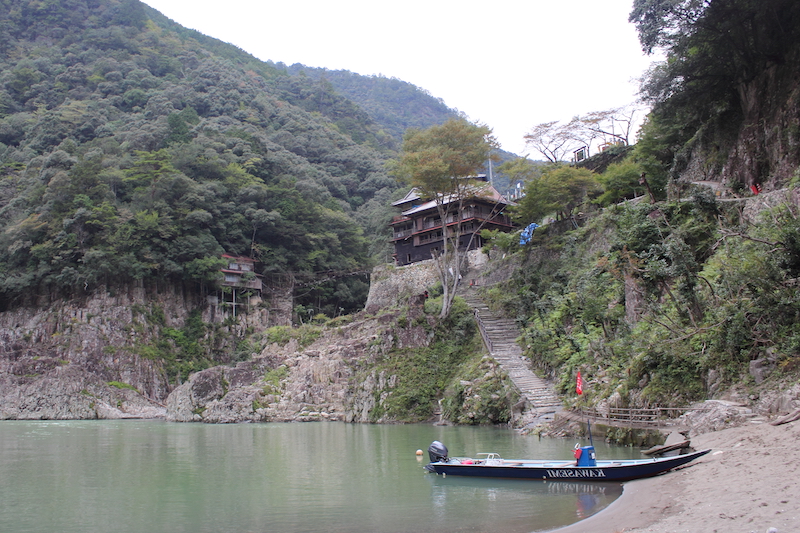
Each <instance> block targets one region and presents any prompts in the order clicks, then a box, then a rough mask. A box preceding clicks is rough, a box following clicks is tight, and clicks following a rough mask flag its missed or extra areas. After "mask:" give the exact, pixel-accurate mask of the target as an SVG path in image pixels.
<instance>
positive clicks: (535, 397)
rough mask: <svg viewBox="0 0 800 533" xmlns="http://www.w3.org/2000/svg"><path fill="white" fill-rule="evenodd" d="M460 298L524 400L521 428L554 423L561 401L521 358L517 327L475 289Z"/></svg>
mask: <svg viewBox="0 0 800 533" xmlns="http://www.w3.org/2000/svg"><path fill="white" fill-rule="evenodd" d="M459 296H461V297H462V298H464V300H465V301H466V302H467V303H468V304H469V305H470V307H472V309H473V310H474V311H475V316H476V319H477V320H478V323H479V326H481V334H482V335H483V339H484V344H485V345H486V348H487V349H488V350H489V354H490V355H491V356H492V358H494V360H495V361H497V363H498V364H499V365H500V367H501V368H502V369H503V371H504V372H505V373H506V374H508V377H509V378H510V379H511V382H512V383H513V384H514V386H515V387H517V389H518V390H519V392H520V396H522V400H523V402H524V404H525V405H524V406H518V407H517V409H518V410H520V411H521V416H520V418H521V419H522V420H521V421H522V425H528V424H531V423H533V422H541V421H549V420H553V419H554V417H555V414H556V413H558V412H560V411H561V400H560V399H559V397H558V395H557V394H556V392H555V390H554V389H553V387H551V386H550V385H549V384H548V383H547V382H546V381H545V380H543V379H541V378H540V377H539V376H537V375H536V374H534V373H533V371H532V370H531V369H530V367H529V366H528V363H527V360H526V359H525V358H524V357H523V356H522V348H520V346H519V345H518V344H517V338H518V337H519V336H520V331H519V328H518V327H517V325H516V323H515V322H514V321H513V320H510V319H508V318H505V317H502V316H500V315H498V314H497V313H495V312H493V311H492V310H490V309H489V307H488V306H487V305H486V304H485V303H484V301H483V300H482V299H481V297H480V296H479V295H478V293H477V291H476V290H475V288H474V287H465V288H462V289H461V290H460V291H459ZM521 403H522V402H521Z"/></svg>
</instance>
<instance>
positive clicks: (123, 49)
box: [0, 0, 398, 305]
mask: <svg viewBox="0 0 800 533" xmlns="http://www.w3.org/2000/svg"><path fill="white" fill-rule="evenodd" d="M0 11H2V12H3V13H5V14H7V15H6V16H4V20H3V22H2V23H0V229H2V232H0V272H2V274H3V275H2V279H0V294H2V295H3V296H4V297H5V298H6V301H9V300H8V299H9V298H11V299H13V298H15V297H18V296H19V295H21V294H23V293H25V292H26V291H30V290H31V289H34V292H35V290H36V289H37V288H38V289H39V290H46V289H49V290H56V291H64V292H67V293H72V292H74V291H82V290H92V289H93V288H95V287H96V286H98V284H104V283H110V282H119V283H124V282H126V281H127V280H132V279H145V280H147V279H174V280H181V279H182V280H187V281H194V282H204V281H208V280H210V279H213V277H214V273H215V271H216V269H218V267H219V265H218V263H217V261H216V258H218V257H219V256H220V254H222V253H223V252H227V253H232V254H237V255H248V256H252V257H254V258H256V259H258V260H259V261H260V262H261V268H262V270H263V272H264V273H284V274H291V275H292V276H295V277H296V278H297V279H298V280H300V281H304V280H305V281H307V280H309V279H313V278H314V277H318V276H330V275H331V273H334V272H335V273H337V274H340V273H346V272H352V271H362V270H364V268H365V267H366V266H367V265H368V264H369V262H370V257H371V256H379V254H380V253H381V251H382V250H383V248H384V247H385V246H386V239H385V232H386V229H385V228H386V225H385V221H386V218H387V217H388V216H390V215H389V212H388V211H389V210H388V205H387V204H388V203H389V202H388V199H389V197H390V196H391V193H392V191H394V190H395V189H396V188H397V187H398V185H397V183H396V182H395V181H394V180H393V179H391V178H390V177H388V176H387V174H386V172H385V170H384V164H385V160H386V158H387V156H388V155H392V154H393V153H394V152H393V151H392V148H391V147H392V143H393V142H394V141H392V140H391V139H390V138H389V136H387V135H386V134H385V133H381V127H380V126H378V125H377V124H376V123H375V122H373V121H372V120H371V119H370V118H369V117H368V116H367V115H366V113H364V112H363V111H362V110H361V109H359V108H358V107H357V106H356V105H355V104H353V103H352V102H351V101H349V100H347V99H346V98H344V97H342V96H341V95H339V94H338V93H337V92H336V91H335V90H334V89H333V88H332V87H331V86H330V84H329V83H326V82H324V81H320V80H314V79H311V78H307V77H304V76H290V75H288V74H287V73H286V72H283V71H281V70H280V69H277V68H275V66H274V65H269V64H267V63H263V62H260V61H258V60H256V59H255V58H253V57H251V56H249V55H248V54H246V53H244V52H242V51H241V50H238V49H236V48H235V47H232V46H230V45H226V44H224V43H221V42H219V41H216V40H214V39H210V38H208V37H205V36H202V35H200V34H199V33H197V32H194V31H191V30H187V29H185V28H181V27H180V26H178V25H176V24H174V23H173V22H172V21H170V20H168V19H166V18H165V17H163V16H162V15H160V14H159V13H158V12H156V11H154V10H152V9H150V8H149V7H147V6H146V5H144V4H142V3H141V2H138V1H137V0H124V1H119V0H62V1H59V2H47V3H41V2H36V1H33V0H23V1H11V0H0ZM365 230H366V231H367V232H369V233H368V234H366V235H365V234H364V232H365ZM361 285H363V283H361ZM353 287H355V285H353V286H351V287H350V289H352V288H353ZM345 289H346V287H343V286H340V288H339V289H331V290H330V291H329V292H330V293H331V294H333V293H335V292H338V293H340V294H345V293H347V292H348V290H349V289H348V290H345ZM359 291H362V292H363V287H361V288H360V289H359ZM353 302H354V300H352V301H350V302H349V303H348V305H350V304H352V303H353Z"/></svg>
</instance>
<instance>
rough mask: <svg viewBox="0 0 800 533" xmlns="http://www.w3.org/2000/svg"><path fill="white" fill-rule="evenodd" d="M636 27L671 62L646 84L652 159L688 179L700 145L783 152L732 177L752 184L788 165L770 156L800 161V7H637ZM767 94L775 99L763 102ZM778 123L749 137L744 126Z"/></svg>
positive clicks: (716, 3)
mask: <svg viewBox="0 0 800 533" xmlns="http://www.w3.org/2000/svg"><path fill="white" fill-rule="evenodd" d="M630 21H631V22H634V23H635V24H636V27H637V29H638V31H639V37H640V40H641V43H642V47H643V49H644V50H645V51H646V52H652V51H654V50H661V51H663V52H664V53H665V55H666V61H664V62H662V63H660V64H657V65H656V66H654V67H653V68H652V69H651V71H650V72H649V73H648V75H647V76H646V77H645V79H644V81H643V84H642V95H643V97H644V98H645V99H646V100H647V101H648V102H649V103H650V104H652V105H653V113H651V116H650V127H649V129H648V131H646V132H645V135H646V136H649V137H650V139H649V140H648V145H649V147H650V148H651V149H652V150H651V151H650V155H657V154H660V155H658V157H659V158H661V160H662V162H663V165H664V166H672V167H673V168H674V170H675V171H676V172H680V171H681V170H682V168H683V167H682V165H683V164H685V160H686V157H687V156H686V155H685V152H687V151H689V150H691V148H692V144H693V143H695V144H696V143H703V144H705V149H706V150H707V151H708V152H710V155H711V156H712V157H713V156H714V154H719V153H722V154H725V152H726V151H727V150H731V149H732V146H733V145H734V144H735V143H736V142H742V141H743V142H746V143H749V144H751V145H752V146H748V147H747V148H746V149H745V150H744V151H763V152H765V153H768V152H769V151H770V150H771V148H772V147H778V149H777V152H776V153H775V154H770V155H769V156H762V157H761V160H762V161H761V162H759V163H758V164H756V163H753V164H751V165H749V166H748V165H743V168H741V169H737V170H735V171H734V170H730V172H733V173H734V174H738V175H736V176H734V175H731V176H730V178H731V179H736V180H745V181H750V182H753V181H759V180H763V179H766V178H767V176H769V174H771V173H773V172H774V171H775V170H774V168H775V167H778V166H780V163H779V162H776V161H770V160H771V159H772V160H777V159H779V158H783V159H784V160H786V153H787V152H792V155H791V156H790V157H789V158H788V159H789V160H791V161H796V160H797V155H796V147H793V146H792V145H791V141H790V140H789V142H786V141H787V140H786V139H785V136H791V135H792V133H791V132H792V131H793V128H795V127H796V125H792V124H795V123H796V122H797V120H798V116H797V112H796V110H795V109H794V105H793V104H792V103H791V101H792V97H791V94H792V91H793V88H792V84H793V83H794V82H793V81H792V80H793V79H796V72H797V64H798V57H799V56H798V54H800V4H799V3H798V2H796V1H794V0H636V1H635V2H634V6H633V10H632V12H631V14H630ZM767 93H769V94H771V96H770V98H769V99H765V98H763V96H764V95H765V94H767ZM771 121H777V123H776V124H774V126H775V128H776V129H775V135H773V136H770V133H768V132H767V133H760V134H758V135H753V134H747V133H745V134H744V135H746V136H747V137H741V135H742V132H743V129H746V128H748V127H751V126H753V125H754V124H755V123H758V122H771ZM766 129H771V128H766ZM784 129H785V132H784V131H783V130H784ZM737 137H739V141H737ZM784 143H785V144H784ZM739 151H740V152H741V151H743V150H742V147H740V148H739ZM781 154H783V155H781ZM676 155H677V158H676V157H675V156H676ZM720 161H724V158H723V157H716V160H715V161H711V163H712V164H714V165H716V166H721V162H720ZM728 168H729V169H734V168H735V165H731V164H729V165H728ZM787 171H788V170H787Z"/></svg>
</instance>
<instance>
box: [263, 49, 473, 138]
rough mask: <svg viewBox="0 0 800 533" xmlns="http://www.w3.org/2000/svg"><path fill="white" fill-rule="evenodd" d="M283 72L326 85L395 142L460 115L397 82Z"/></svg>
mask: <svg viewBox="0 0 800 533" xmlns="http://www.w3.org/2000/svg"><path fill="white" fill-rule="evenodd" d="M281 66H282V65H280V64H278V65H277V67H278V68H281ZM286 71H287V72H288V73H290V74H294V75H300V76H303V75H305V76H308V77H310V78H313V79H315V80H321V81H327V82H329V83H330V84H331V85H333V87H334V88H335V89H336V90H337V91H338V92H340V93H341V94H343V95H345V96H347V98H349V99H350V100H352V101H353V102H355V103H357V104H358V106H359V107H360V108H361V109H363V110H364V111H366V112H367V113H368V114H369V116H370V118H372V119H373V120H374V121H375V122H377V123H378V124H380V125H381V126H382V127H383V128H384V129H385V131H386V132H387V133H389V134H390V135H391V136H392V137H394V138H395V139H402V137H403V134H404V133H405V131H406V130H407V129H408V128H417V129H425V128H428V127H430V126H434V125H436V124H442V123H443V122H445V121H446V120H447V119H449V118H453V117H457V116H458V115H459V113H458V112H457V111H455V110H453V109H451V108H449V107H447V105H446V104H445V103H444V101H443V100H442V99H441V98H435V97H433V96H431V94H430V93H428V92H427V91H425V90H424V89H421V88H419V87H417V86H415V85H412V84H411V83H408V82H405V81H403V80H399V79H397V78H387V77H385V76H362V75H360V74H356V73H355V72H350V71H348V70H328V69H324V68H311V67H306V66H304V65H301V64H299V63H298V64H294V65H292V66H290V67H286Z"/></svg>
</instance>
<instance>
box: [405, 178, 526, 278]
mask: <svg viewBox="0 0 800 533" xmlns="http://www.w3.org/2000/svg"><path fill="white" fill-rule="evenodd" d="M470 179H471V180H474V181H475V183H474V185H471V186H469V187H468V188H467V189H466V191H467V193H466V194H465V195H463V196H462V197H461V198H446V197H443V198H440V203H442V205H444V206H445V207H446V217H445V218H446V220H445V221H444V223H442V219H441V217H440V215H439V209H438V208H437V202H436V201H435V200H434V199H431V198H423V197H422V196H421V195H420V192H419V190H418V189H411V191H409V192H408V194H406V195H405V196H404V197H403V198H401V199H400V200H398V201H396V202H394V203H392V205H393V206H394V207H397V208H399V209H400V210H401V214H400V215H397V216H395V217H394V219H393V220H392V222H391V227H392V237H391V240H392V243H393V244H394V254H393V256H394V259H395V262H396V263H397V264H398V265H408V264H411V263H416V262H418V261H424V260H426V259H430V258H431V257H432V255H433V254H436V253H438V252H440V251H441V250H442V245H443V236H444V232H445V231H448V232H450V234H452V233H453V232H454V231H455V227H456V225H457V224H458V223H459V222H460V223H461V236H460V238H459V246H460V247H461V248H462V249H464V248H467V247H469V249H470V250H474V249H477V248H480V247H482V246H483V244H484V242H483V239H482V238H481V236H480V235H479V234H478V232H480V231H481V230H482V229H490V230H498V229H499V230H501V231H511V230H512V229H513V228H514V225H513V223H512V222H511V218H510V217H509V216H508V214H507V213H506V212H505V211H506V208H507V207H508V206H509V205H514V204H513V202H511V201H509V200H507V199H506V198H505V197H504V196H503V195H501V194H500V193H499V192H497V190H496V189H495V188H494V187H493V186H492V185H491V184H490V183H488V182H487V181H486V176H485V175H483V174H482V175H479V176H477V177H471V178H470Z"/></svg>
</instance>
